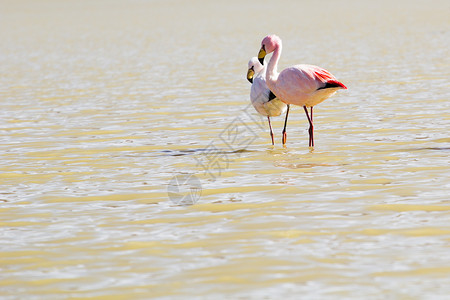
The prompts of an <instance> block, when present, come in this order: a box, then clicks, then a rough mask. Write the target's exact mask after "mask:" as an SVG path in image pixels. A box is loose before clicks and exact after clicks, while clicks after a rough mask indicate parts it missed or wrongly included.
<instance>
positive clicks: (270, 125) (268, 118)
mask: <svg viewBox="0 0 450 300" xmlns="http://www.w3.org/2000/svg"><path fill="white" fill-rule="evenodd" d="M267 121H269V128H270V137H271V139H272V146H273V145H275V142H274V140H273V130H272V123H270V117H269V116H267Z"/></svg>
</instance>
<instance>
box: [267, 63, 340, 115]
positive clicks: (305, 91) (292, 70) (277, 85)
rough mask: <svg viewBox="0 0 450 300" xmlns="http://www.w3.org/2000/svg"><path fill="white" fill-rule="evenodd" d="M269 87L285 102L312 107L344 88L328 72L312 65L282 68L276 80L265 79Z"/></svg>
mask: <svg viewBox="0 0 450 300" xmlns="http://www.w3.org/2000/svg"><path fill="white" fill-rule="evenodd" d="M267 84H268V86H269V87H270V89H271V90H272V91H273V92H274V93H275V94H276V95H278V96H279V97H280V98H281V99H282V100H283V101H284V102H285V103H287V104H294V105H299V106H306V107H312V106H315V105H317V104H319V103H321V102H323V101H324V100H325V99H327V98H329V97H330V96H332V95H333V94H334V93H336V92H337V91H338V90H339V89H342V88H344V89H346V87H345V85H344V84H342V83H341V82H339V81H338V80H337V79H336V78H335V77H334V76H333V75H332V74H331V73H330V72H328V71H327V70H325V69H322V68H320V67H317V66H313V65H295V66H292V67H289V68H286V69H284V70H283V71H282V72H281V73H280V74H279V75H278V78H277V80H276V81H274V80H269V81H267Z"/></svg>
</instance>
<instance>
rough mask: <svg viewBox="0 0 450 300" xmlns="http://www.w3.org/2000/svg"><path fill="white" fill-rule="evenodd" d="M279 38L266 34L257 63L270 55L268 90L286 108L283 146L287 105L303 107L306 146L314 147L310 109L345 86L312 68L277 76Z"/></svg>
mask: <svg viewBox="0 0 450 300" xmlns="http://www.w3.org/2000/svg"><path fill="white" fill-rule="evenodd" d="M281 48H282V44H281V39H280V38H279V37H278V36H276V35H268V36H266V37H265V38H264V39H263V40H262V42H261V49H260V50H259V53H258V60H259V61H260V62H261V64H263V63H264V57H265V56H266V54H267V53H273V54H272V57H271V58H270V60H269V64H268V66H267V70H266V83H267V86H268V88H269V89H270V90H271V91H272V92H273V93H274V94H275V95H277V97H279V98H280V99H282V101H283V102H284V103H286V104H287V105H288V110H287V113H286V119H285V122H284V129H283V145H284V144H285V143H286V123H287V117H288V113H289V105H290V104H294V105H299V106H303V108H304V110H305V113H306V117H307V118H308V122H309V130H308V131H309V146H310V147H313V146H314V125H313V107H314V106H315V105H317V104H319V103H321V102H323V101H324V100H325V99H327V98H328V97H330V96H332V95H333V94H334V93H336V92H337V91H338V90H339V89H347V87H346V86H345V85H344V84H343V83H342V82H340V81H339V80H337V79H336V77H334V76H333V75H332V74H331V73H330V72H328V71H327V70H325V69H322V68H320V67H317V66H313V65H294V66H292V67H289V68H286V69H284V70H283V71H281V73H278V71H277V67H278V60H279V59H280V56H281ZM307 107H310V112H308V109H307Z"/></svg>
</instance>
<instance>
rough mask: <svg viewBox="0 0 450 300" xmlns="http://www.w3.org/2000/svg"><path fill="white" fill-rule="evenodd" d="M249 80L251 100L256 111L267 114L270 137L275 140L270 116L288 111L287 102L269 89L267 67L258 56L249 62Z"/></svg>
mask: <svg viewBox="0 0 450 300" xmlns="http://www.w3.org/2000/svg"><path fill="white" fill-rule="evenodd" d="M247 80H248V81H250V83H251V84H252V88H251V90H250V100H251V102H252V105H253V107H254V108H255V109H256V111H257V112H258V113H259V114H261V115H263V116H267V121H268V122H269V128H270V137H271V139H272V145H274V140H273V130H272V124H271V123H270V117H277V116H279V115H280V114H282V113H284V112H285V111H286V104H284V103H283V102H282V101H281V100H280V99H278V98H276V96H275V95H274V94H273V93H272V92H271V91H270V90H269V88H268V87H267V85H266V67H265V66H263V65H262V64H261V63H260V62H259V61H258V58H256V57H252V58H251V59H250V61H249V62H248V71H247Z"/></svg>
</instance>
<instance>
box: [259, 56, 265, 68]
mask: <svg viewBox="0 0 450 300" xmlns="http://www.w3.org/2000/svg"><path fill="white" fill-rule="evenodd" d="M258 60H259V62H260V63H261V64H262V65H263V66H264V57H263V58H258Z"/></svg>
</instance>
